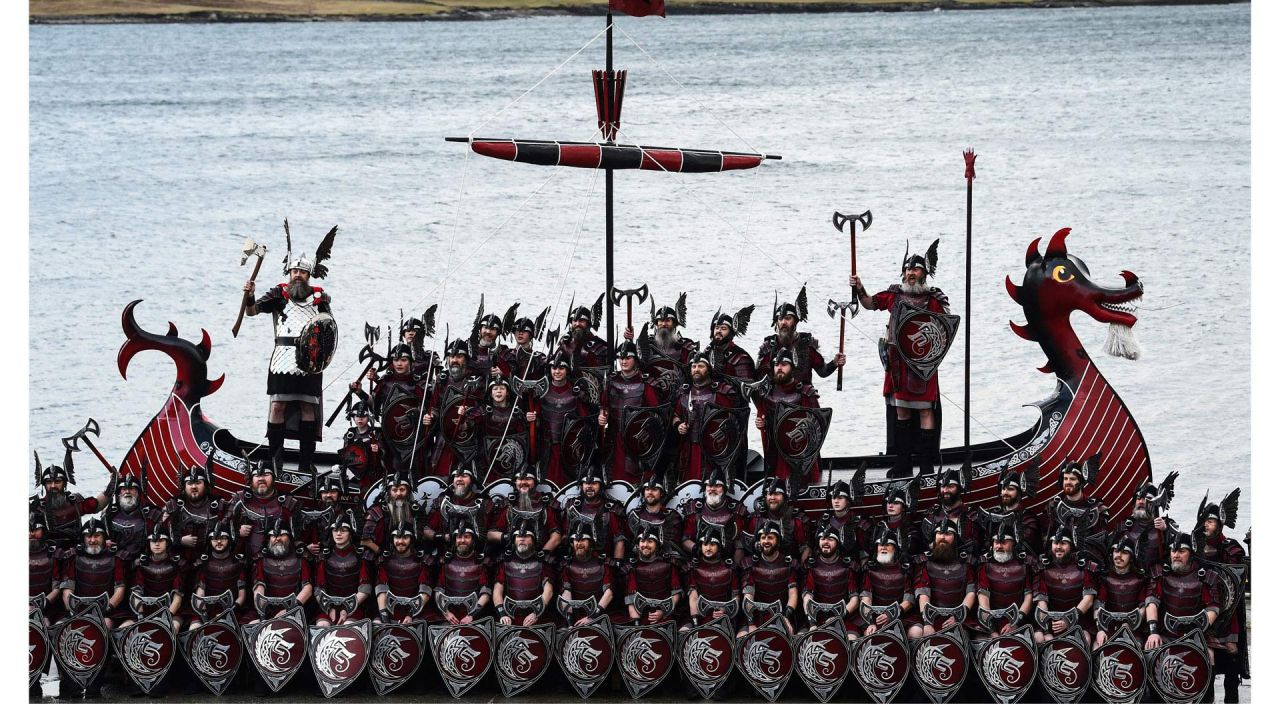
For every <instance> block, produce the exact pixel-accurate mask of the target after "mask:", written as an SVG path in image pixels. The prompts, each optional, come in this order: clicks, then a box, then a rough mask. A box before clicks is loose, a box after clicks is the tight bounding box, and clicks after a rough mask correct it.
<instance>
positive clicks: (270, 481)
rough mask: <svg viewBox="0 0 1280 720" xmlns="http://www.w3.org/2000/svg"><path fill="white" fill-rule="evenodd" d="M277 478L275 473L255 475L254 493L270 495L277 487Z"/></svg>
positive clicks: (260, 495)
mask: <svg viewBox="0 0 1280 720" xmlns="http://www.w3.org/2000/svg"><path fill="white" fill-rule="evenodd" d="M275 485H276V479H275V476H274V475H271V474H269V473H264V474H262V475H254V476H253V494H254V495H257V496H258V497H263V498H264V497H268V496H270V495H271V492H272V491H273V490H274V489H275Z"/></svg>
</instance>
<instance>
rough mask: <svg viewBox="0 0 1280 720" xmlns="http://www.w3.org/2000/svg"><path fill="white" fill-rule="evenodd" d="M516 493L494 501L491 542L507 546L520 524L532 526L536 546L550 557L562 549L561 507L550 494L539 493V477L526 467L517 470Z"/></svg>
mask: <svg viewBox="0 0 1280 720" xmlns="http://www.w3.org/2000/svg"><path fill="white" fill-rule="evenodd" d="M513 482H514V484H515V492H512V493H509V494H508V495H507V496H506V497H496V498H494V499H493V506H494V509H493V525H492V527H490V528H489V541H490V542H492V543H499V544H500V547H504V548H505V547H507V546H509V545H510V541H511V539H512V538H514V534H513V531H514V530H515V529H517V528H518V527H519V526H520V525H521V523H529V524H530V526H531V528H532V530H533V533H534V546H535V547H536V548H538V549H539V550H542V551H543V552H545V553H546V554H547V556H548V557H551V556H552V554H553V553H554V552H555V551H556V549H557V548H559V547H560V541H561V540H562V539H563V537H564V536H563V534H562V533H561V532H560V507H559V505H558V504H557V503H556V501H555V500H554V499H553V498H552V497H551V493H545V492H539V491H538V476H537V474H536V473H535V472H534V470H533V468H532V467H531V466H529V465H525V466H524V467H522V468H521V469H520V470H517V471H516V474H515V478H514V480H513Z"/></svg>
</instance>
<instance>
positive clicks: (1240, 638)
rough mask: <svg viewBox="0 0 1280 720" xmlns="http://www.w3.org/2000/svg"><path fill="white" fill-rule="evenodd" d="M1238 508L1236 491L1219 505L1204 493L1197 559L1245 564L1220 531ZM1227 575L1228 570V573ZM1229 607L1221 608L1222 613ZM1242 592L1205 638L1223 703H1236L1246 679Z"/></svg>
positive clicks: (1240, 551) (1241, 551)
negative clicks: (1220, 623) (1223, 619)
mask: <svg viewBox="0 0 1280 720" xmlns="http://www.w3.org/2000/svg"><path fill="white" fill-rule="evenodd" d="M1239 508H1240V488H1236V489H1235V490H1232V491H1231V492H1230V493H1227V496H1226V497H1224V498H1223V499H1222V502H1221V503H1211V502H1209V492H1208V491H1207V490H1206V491H1205V494H1204V499H1203V500H1201V501H1200V509H1199V511H1198V512H1197V513H1196V530H1195V533H1194V536H1195V541H1196V547H1197V548H1199V555H1200V557H1201V558H1203V559H1205V560H1208V561H1210V562H1216V563H1224V564H1227V565H1236V566H1241V565H1244V564H1246V563H1247V562H1248V559H1247V557H1246V555H1245V551H1244V547H1243V546H1241V545H1240V543H1239V542H1236V541H1235V540H1234V539H1232V538H1229V537H1227V536H1226V535H1224V534H1223V528H1224V527H1229V528H1234V527H1235V526H1236V514H1237V513H1238V511H1239ZM1228 572H1230V570H1228ZM1230 610H1232V608H1227V607H1224V608H1223V612H1227V611H1230ZM1244 613H1245V602H1244V593H1240V597H1239V598H1238V599H1237V604H1236V606H1235V608H1234V612H1232V614H1231V621H1230V622H1228V623H1226V624H1225V626H1223V627H1221V628H1220V629H1216V630H1215V631H1214V632H1212V633H1210V635H1209V647H1211V648H1213V649H1214V652H1215V653H1216V658H1217V659H1216V661H1215V663H1214V666H1213V669H1214V672H1216V673H1219V674H1221V675H1222V686H1223V698H1222V701H1223V702H1224V703H1227V704H1234V703H1238V702H1240V678H1241V677H1246V678H1247V677H1249V652H1248V651H1249V648H1248V645H1249V640H1248V636H1247V634H1246V632H1245V630H1246V628H1247V623H1246V622H1245V614H1244Z"/></svg>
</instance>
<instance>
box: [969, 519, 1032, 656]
mask: <svg viewBox="0 0 1280 720" xmlns="http://www.w3.org/2000/svg"><path fill="white" fill-rule="evenodd" d="M1017 541H1018V531H1017V528H1016V527H1015V526H1014V525H1013V523H1010V522H1003V523H1000V524H999V525H997V526H996V527H995V529H994V530H992V532H991V546H990V547H991V550H990V552H989V553H988V554H987V555H986V556H984V557H983V558H982V562H981V563H980V564H979V565H978V582H977V589H978V607H979V608H981V609H982V610H986V611H991V610H996V611H999V610H1004V609H1006V608H1008V607H1010V606H1012V607H1016V608H1017V609H1018V618H1017V619H1014V618H1008V619H1005V620H1002V621H1000V622H999V623H993V624H992V625H990V626H989V627H986V628H984V629H985V630H986V631H987V637H992V638H994V637H998V636H1000V635H1007V634H1008V633H1011V632H1013V631H1015V630H1017V629H1018V628H1019V627H1021V625H1022V624H1023V619H1024V618H1029V617H1030V616H1031V598H1032V594H1033V591H1034V590H1035V568H1034V567H1032V565H1031V564H1030V563H1029V562H1028V560H1027V556H1026V553H1020V552H1017V551H1016V546H1017Z"/></svg>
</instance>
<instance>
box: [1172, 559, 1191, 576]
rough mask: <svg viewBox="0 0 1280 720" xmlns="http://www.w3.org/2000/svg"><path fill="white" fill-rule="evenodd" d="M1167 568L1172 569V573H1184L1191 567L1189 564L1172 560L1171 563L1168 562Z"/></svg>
mask: <svg viewBox="0 0 1280 720" xmlns="http://www.w3.org/2000/svg"><path fill="white" fill-rule="evenodd" d="M1169 567H1171V568H1173V571H1174V572H1176V573H1184V572H1186V571H1187V569H1188V568H1190V567H1191V563H1185V562H1178V561H1177V560H1173V561H1170V563H1169Z"/></svg>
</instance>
